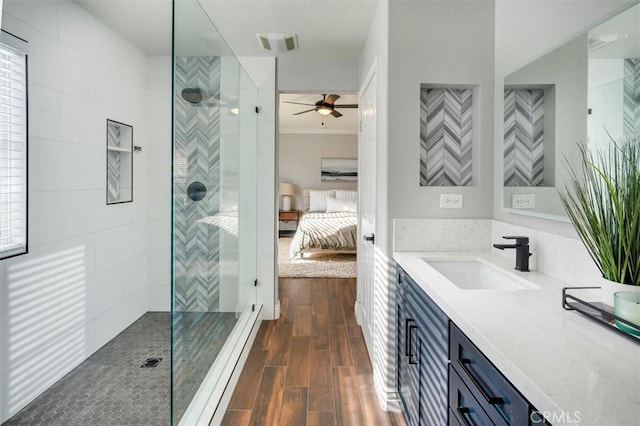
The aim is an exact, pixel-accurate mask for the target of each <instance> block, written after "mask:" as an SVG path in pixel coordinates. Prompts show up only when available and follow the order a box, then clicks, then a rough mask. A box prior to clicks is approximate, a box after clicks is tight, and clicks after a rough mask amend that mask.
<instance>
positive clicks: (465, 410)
mask: <svg viewBox="0 0 640 426" xmlns="http://www.w3.org/2000/svg"><path fill="white" fill-rule="evenodd" d="M457 410H458V416H459V417H460V420H462V423H464V426H472V425H474V424H475V423H473V422H471V421H469V420H467V414H469V413H470V412H471V410H470V409H469V407H458V408H457Z"/></svg>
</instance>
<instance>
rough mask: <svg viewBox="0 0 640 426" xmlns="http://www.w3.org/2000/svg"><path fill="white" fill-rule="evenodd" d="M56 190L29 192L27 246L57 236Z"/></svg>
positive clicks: (35, 244)
mask: <svg viewBox="0 0 640 426" xmlns="http://www.w3.org/2000/svg"><path fill="white" fill-rule="evenodd" d="M58 212H59V210H58V192H35V191H31V193H30V194H29V246H30V247H35V246H37V245H40V244H46V243H51V242H54V241H56V240H57V239H58V238H59V235H60V234H59V220H58V218H59V216H58Z"/></svg>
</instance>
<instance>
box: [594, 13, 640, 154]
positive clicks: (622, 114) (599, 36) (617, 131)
mask: <svg viewBox="0 0 640 426" xmlns="http://www.w3.org/2000/svg"><path fill="white" fill-rule="evenodd" d="M639 101H640V5H637V6H634V7H632V8H630V9H628V10H626V11H625V12H623V13H621V14H619V15H617V16H615V17H614V18H612V19H609V20H608V21H606V22H604V23H602V24H600V25H598V26H597V27H595V28H593V29H592V30H590V31H589V117H588V129H589V143H588V145H587V146H588V148H589V150H591V151H593V152H595V151H596V150H601V149H602V148H606V147H607V146H608V145H609V143H610V141H611V139H613V140H616V141H617V140H622V139H628V138H634V137H637V136H638V135H639V134H640V133H639V129H640V103H639Z"/></svg>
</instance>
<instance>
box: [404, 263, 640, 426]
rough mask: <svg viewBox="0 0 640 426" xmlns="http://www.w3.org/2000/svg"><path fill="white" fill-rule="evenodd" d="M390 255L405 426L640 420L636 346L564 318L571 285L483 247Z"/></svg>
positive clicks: (576, 318) (568, 315) (582, 320)
mask: <svg viewBox="0 0 640 426" xmlns="http://www.w3.org/2000/svg"><path fill="white" fill-rule="evenodd" d="M394 259H395V261H396V269H397V287H396V304H397V314H396V331H397V339H396V353H397V355H396V361H397V368H398V370H397V373H398V374H397V377H398V391H399V394H400V398H401V401H402V406H403V411H404V413H405V417H406V419H407V422H408V424H410V425H419V424H439V425H440V424H443V425H444V424H449V425H467V424H482V425H485V424H487V425H488V424H498V425H508V424H511V425H538V424H540V425H542V424H554V425H555V424H581V425H604V424H611V425H614V424H615V425H637V422H638V419H640V395H639V393H638V389H640V362H639V354H640V346H639V345H638V342H634V341H632V340H631V339H628V338H625V337H623V336H620V335H618V334H617V333H612V332H611V330H608V329H606V328H604V327H601V326H600V325H598V324H596V323H594V322H593V321H591V320H589V319H587V318H586V317H584V316H582V315H580V314H578V313H576V312H570V311H565V310H564V309H563V308H562V306H561V303H560V300H561V293H562V287H566V286H569V285H570V284H567V283H565V282H561V281H558V280H555V279H553V278H551V277H549V276H546V275H544V274H541V273H539V272H535V271H534V272H528V273H525V272H517V271H514V270H513V265H511V263H510V262H509V261H508V260H507V259H505V258H503V257H501V256H497V255H495V254H492V253H489V252H478V253H421V252H396V253H395V254H394ZM452 265H453V266H452ZM447 268H448V269H447ZM466 272H470V274H469V275H468V276H465V273H466ZM486 274H489V275H491V274H495V275H492V278H491V279H490V280H488V282H489V283H493V282H497V284H487V283H484V284H483V283H482V278H481V277H482V276H483V275H486ZM468 277H471V278H468ZM473 277H475V279H473ZM469 280H473V281H474V282H477V284H465V283H466V282H467V281H469ZM574 285H575V284H574Z"/></svg>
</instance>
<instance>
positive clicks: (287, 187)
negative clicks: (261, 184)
mask: <svg viewBox="0 0 640 426" xmlns="http://www.w3.org/2000/svg"><path fill="white" fill-rule="evenodd" d="M280 195H296V186H295V185H294V184H292V183H290V182H282V183H281V184H280Z"/></svg>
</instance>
